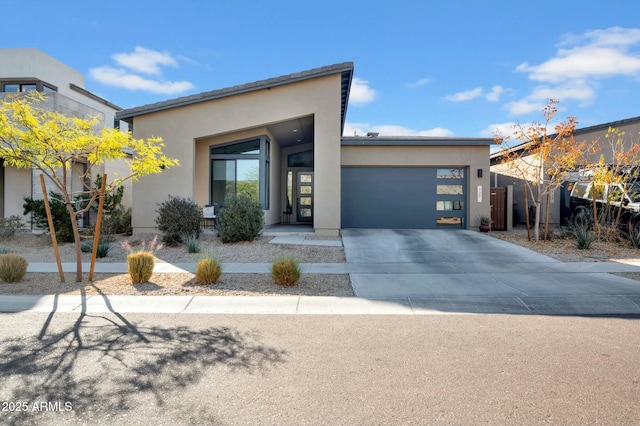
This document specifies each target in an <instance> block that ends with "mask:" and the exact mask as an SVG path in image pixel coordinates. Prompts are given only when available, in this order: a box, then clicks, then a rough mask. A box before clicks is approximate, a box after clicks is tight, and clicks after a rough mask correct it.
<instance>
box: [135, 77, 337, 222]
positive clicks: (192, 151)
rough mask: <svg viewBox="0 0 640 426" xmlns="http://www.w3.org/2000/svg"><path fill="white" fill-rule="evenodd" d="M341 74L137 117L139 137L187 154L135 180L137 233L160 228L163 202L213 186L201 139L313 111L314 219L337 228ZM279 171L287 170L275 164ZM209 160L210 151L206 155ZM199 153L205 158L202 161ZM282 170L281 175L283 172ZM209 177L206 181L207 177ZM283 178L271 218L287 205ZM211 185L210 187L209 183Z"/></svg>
mask: <svg viewBox="0 0 640 426" xmlns="http://www.w3.org/2000/svg"><path fill="white" fill-rule="evenodd" d="M340 96H341V76H340V74H335V75H329V76H325V77H318V78H315V79H310V80H305V81H302V82H297V83H291V84H287V85H283V86H277V87H273V88H271V89H265V90H258V91H254V92H249V93H244V94H237V95H235V96H231V97H227V98H221V99H216V100H213V101H208V102H201V103H198V104H193V105H188V106H184V107H176V108H173V109H169V110H165V111H159V112H155V113H151V114H147V115H142V116H137V117H135V119H134V136H135V137H136V138H146V137H149V136H161V137H163V138H164V141H165V144H166V148H165V149H164V152H165V154H166V155H168V156H170V157H174V158H178V159H179V160H180V163H181V165H180V167H176V168H173V169H170V170H166V171H164V172H162V173H161V174H159V175H153V176H146V177H143V178H141V179H140V180H139V181H138V182H135V183H134V187H133V191H134V197H133V227H134V232H153V231H154V230H155V221H154V219H155V217H156V203H158V202H160V201H162V200H164V199H166V197H167V196H168V195H169V194H171V195H174V196H182V197H190V198H194V199H196V197H197V199H198V200H202V197H203V194H204V192H203V188H206V187H205V186H203V185H208V179H209V173H208V167H207V173H206V174H201V173H200V171H201V169H202V166H203V162H204V160H203V159H202V151H201V149H198V150H196V143H195V141H196V140H200V139H205V138H209V137H213V136H217V135H224V134H230V133H233V134H236V135H237V134H240V132H242V131H245V130H252V131H253V130H256V129H257V128H264V127H265V126H266V125H268V124H271V123H276V122H280V121H284V120H288V119H292V118H297V117H303V116H308V115H313V116H314V121H315V130H314V149H315V159H314V161H315V170H316V187H315V192H316V193H315V195H316V198H315V202H316V204H315V205H316V206H317V207H318V208H317V209H316V210H315V211H314V224H315V227H316V230H317V231H319V232H324V231H327V232H332V233H335V234H337V232H338V229H339V227H340V193H339V191H335V188H339V187H340ZM274 155H275V152H274V153H272V156H271V158H272V160H271V162H272V176H274V175H273V173H274V172H275V173H279V170H277V169H278V168H277V167H273V166H274V158H275V157H274ZM205 157H206V159H207V161H208V154H207V155H205ZM196 158H197V160H196ZM276 176H277V175H276ZM201 180H202V181H204V183H202V182H201ZM276 186H278V187H279V186H281V185H280V182H279V179H276V180H272V181H271V188H272V196H275V197H276V198H272V199H271V210H274V209H275V211H274V212H271V211H270V212H268V213H267V214H266V217H268V218H269V220H270V221H271V220H274V218H275V217H276V215H277V216H278V218H279V215H280V213H281V209H282V206H281V205H280V204H279V203H278V201H277V200H278V199H280V195H279V194H277V193H274V190H276V189H275V187H276ZM205 190H206V189H205Z"/></svg>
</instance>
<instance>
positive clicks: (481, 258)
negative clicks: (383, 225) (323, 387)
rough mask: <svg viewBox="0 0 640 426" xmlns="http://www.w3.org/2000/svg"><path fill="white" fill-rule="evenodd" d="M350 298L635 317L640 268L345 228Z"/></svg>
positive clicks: (496, 243) (455, 234)
mask: <svg viewBox="0 0 640 426" xmlns="http://www.w3.org/2000/svg"><path fill="white" fill-rule="evenodd" d="M342 239H343V244H344V248H345V253H346V257H347V262H348V263H350V264H354V265H359V266H360V267H359V268H358V270H359V271H363V272H362V273H360V272H358V273H352V274H351V282H352V285H353V288H354V291H355V292H356V295H357V296H359V297H363V298H368V299H385V300H398V301H399V302H400V303H409V304H410V305H411V306H412V307H413V308H414V309H433V310H435V311H445V312H452V311H453V312H478V313H487V312H489V313H542V314H568V315H610V314H623V315H640V282H639V281H635V280H631V279H627V278H622V277H619V276H615V275H612V274H609V273H607V272H612V271H633V270H636V271H637V270H640V268H638V267H636V266H632V265H621V264H616V263H614V262H599V263H595V262H588V263H562V262H559V261H557V260H554V259H552V258H550V257H547V256H544V255H541V254H538V253H536V252H533V251H531V250H528V249H525V248H523V247H520V246H516V245H514V244H510V243H507V242H505V241H502V240H498V239H496V238H493V237H490V236H487V235H484V234H480V233H478V232H475V231H470V230H375V229H345V230H343V231H342Z"/></svg>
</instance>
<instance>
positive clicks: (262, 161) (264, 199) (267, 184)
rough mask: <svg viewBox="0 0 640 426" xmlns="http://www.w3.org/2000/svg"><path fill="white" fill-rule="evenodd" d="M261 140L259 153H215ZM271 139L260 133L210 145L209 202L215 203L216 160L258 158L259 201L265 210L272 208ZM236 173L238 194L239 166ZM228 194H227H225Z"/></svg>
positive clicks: (235, 189)
mask: <svg viewBox="0 0 640 426" xmlns="http://www.w3.org/2000/svg"><path fill="white" fill-rule="evenodd" d="M255 140H259V141H260V143H259V151H258V153H257V154H243V153H237V154H214V151H215V150H218V149H219V148H225V147H228V146H232V145H239V144H244V143H247V142H251V141H255ZM270 144H271V140H270V139H269V137H268V136H267V135H259V136H254V137H250V138H244V139H238V140H234V141H231V142H226V143H222V144H216V145H211V146H209V204H212V203H213V163H214V160H236V161H237V160H258V164H259V166H258V202H259V203H260V206H261V207H262V209H263V210H270V209H271V202H270V199H271V196H270V191H271V176H270V174H271V158H270V155H271V145H270ZM235 173H236V178H235V179H236V180H235V181H236V186H235V188H234V191H235V194H237V190H238V188H237V181H238V180H237V173H238V170H237V167H236V170H235ZM225 195H227V194H225Z"/></svg>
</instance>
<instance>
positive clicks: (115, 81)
mask: <svg viewBox="0 0 640 426" xmlns="http://www.w3.org/2000/svg"><path fill="white" fill-rule="evenodd" d="M112 58H113V59H114V60H115V62H116V63H117V64H118V65H119V67H112V66H109V65H103V66H99V67H96V68H91V69H90V70H89V77H91V78H92V79H94V80H96V81H98V82H100V83H102V84H106V85H108V86H114V87H121V88H124V89H128V90H142V91H145V92H151V93H161V94H165V95H175V94H178V93H183V92H186V91H188V90H191V89H193V88H194V85H193V84H192V83H191V82H189V81H166V80H164V79H163V78H162V72H161V69H160V67H161V66H170V67H177V66H178V61H177V60H176V59H175V58H174V57H173V55H171V53H169V52H158V51H156V50H151V49H145V48H144V47H140V46H138V47H136V48H135V50H134V51H133V52H131V53H116V54H114V55H113V56H112ZM187 59H188V58H185V57H181V61H183V62H188V61H187ZM139 73H142V74H149V75H152V76H153V78H147V77H143V76H140V75H139Z"/></svg>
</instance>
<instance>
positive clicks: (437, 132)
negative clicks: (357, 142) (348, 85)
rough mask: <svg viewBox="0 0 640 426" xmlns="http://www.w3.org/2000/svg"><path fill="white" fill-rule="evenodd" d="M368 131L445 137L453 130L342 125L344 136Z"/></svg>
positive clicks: (363, 133) (364, 133) (387, 125)
mask: <svg viewBox="0 0 640 426" xmlns="http://www.w3.org/2000/svg"><path fill="white" fill-rule="evenodd" d="M368 132H375V133H379V134H380V136H432V137H447V136H453V135H454V134H453V132H452V131H451V130H449V129H445V128H443V127H434V128H433V129H429V130H415V129H410V128H408V127H404V126H398V125H395V124H379V125H372V124H369V123H350V122H348V121H347V122H346V123H345V125H344V132H343V135H344V136H355V135H357V136H365V135H366V134H367V133H368Z"/></svg>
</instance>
